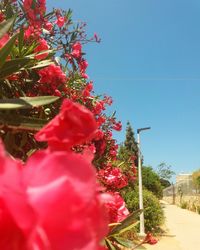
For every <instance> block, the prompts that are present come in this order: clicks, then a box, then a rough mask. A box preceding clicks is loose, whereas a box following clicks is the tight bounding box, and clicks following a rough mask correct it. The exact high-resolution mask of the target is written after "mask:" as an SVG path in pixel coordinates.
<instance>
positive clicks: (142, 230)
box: [137, 127, 151, 236]
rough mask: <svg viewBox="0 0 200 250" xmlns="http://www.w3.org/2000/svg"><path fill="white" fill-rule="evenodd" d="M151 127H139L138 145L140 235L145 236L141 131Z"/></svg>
mask: <svg viewBox="0 0 200 250" xmlns="http://www.w3.org/2000/svg"><path fill="white" fill-rule="evenodd" d="M148 129H151V127H146V128H139V129H137V139H138V141H137V145H138V179H139V208H140V209H141V210H142V212H141V214H140V236H145V230H144V211H143V209H144V207H143V194H142V162H141V150H140V132H141V131H143V130H148Z"/></svg>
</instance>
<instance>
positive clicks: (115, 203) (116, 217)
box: [104, 192, 129, 223]
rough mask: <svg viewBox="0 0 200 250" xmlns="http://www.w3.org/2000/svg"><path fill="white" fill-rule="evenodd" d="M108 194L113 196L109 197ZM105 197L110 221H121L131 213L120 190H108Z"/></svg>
mask: <svg viewBox="0 0 200 250" xmlns="http://www.w3.org/2000/svg"><path fill="white" fill-rule="evenodd" d="M107 195H111V196H112V198H110V197H109V196H108V198H107V197H106V196H107ZM104 199H105V205H106V208H107V211H108V214H109V222H110V223H115V222H121V221H123V220H124V219H125V218H126V217H127V216H128V215H129V211H128V209H127V208H126V204H125V202H124V200H123V199H122V197H121V195H120V194H119V193H118V192H114V193H113V192H108V193H106V194H104Z"/></svg>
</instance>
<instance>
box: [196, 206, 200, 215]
mask: <svg viewBox="0 0 200 250" xmlns="http://www.w3.org/2000/svg"><path fill="white" fill-rule="evenodd" d="M196 211H197V213H198V214H200V206H199V205H198V206H197V207H196Z"/></svg>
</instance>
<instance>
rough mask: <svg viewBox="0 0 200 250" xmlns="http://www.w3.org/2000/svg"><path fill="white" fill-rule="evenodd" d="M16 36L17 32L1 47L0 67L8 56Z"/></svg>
mask: <svg viewBox="0 0 200 250" xmlns="http://www.w3.org/2000/svg"><path fill="white" fill-rule="evenodd" d="M17 37H18V34H15V35H14V36H12V37H11V38H10V40H9V41H8V42H7V43H6V44H5V45H4V46H3V47H2V48H1V50H0V58H1V60H0V68H1V67H2V66H3V64H4V63H5V61H6V58H7V57H8V55H9V54H10V52H11V50H12V48H13V46H14V44H15V41H16V39H17Z"/></svg>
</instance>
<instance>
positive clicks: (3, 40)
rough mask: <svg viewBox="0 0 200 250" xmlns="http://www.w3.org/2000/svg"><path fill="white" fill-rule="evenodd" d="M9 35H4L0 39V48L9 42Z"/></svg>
mask: <svg viewBox="0 0 200 250" xmlns="http://www.w3.org/2000/svg"><path fill="white" fill-rule="evenodd" d="M9 38H10V37H9V35H8V34H5V35H4V36H3V37H2V38H1V39H0V48H2V47H3V46H4V45H5V44H6V43H7V42H8V40H9Z"/></svg>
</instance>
